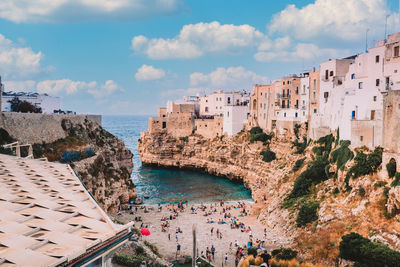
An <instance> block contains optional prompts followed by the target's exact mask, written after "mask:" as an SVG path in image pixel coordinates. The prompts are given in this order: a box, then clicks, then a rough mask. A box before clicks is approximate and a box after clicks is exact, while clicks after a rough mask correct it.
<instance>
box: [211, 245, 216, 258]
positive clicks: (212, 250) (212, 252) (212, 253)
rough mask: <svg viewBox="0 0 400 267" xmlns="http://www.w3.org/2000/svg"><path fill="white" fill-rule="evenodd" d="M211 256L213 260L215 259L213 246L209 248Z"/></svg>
mask: <svg viewBox="0 0 400 267" xmlns="http://www.w3.org/2000/svg"><path fill="white" fill-rule="evenodd" d="M211 255H212V258H213V260H214V259H215V248H214V245H212V246H211Z"/></svg>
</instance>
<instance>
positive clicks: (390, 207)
mask: <svg viewBox="0 0 400 267" xmlns="http://www.w3.org/2000/svg"><path fill="white" fill-rule="evenodd" d="M387 211H388V212H389V213H390V214H398V213H399V212H400V187H399V186H396V187H394V188H391V189H390V191H389V197H388V201H387Z"/></svg>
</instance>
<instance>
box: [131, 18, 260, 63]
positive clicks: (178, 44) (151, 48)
mask: <svg viewBox="0 0 400 267" xmlns="http://www.w3.org/2000/svg"><path fill="white" fill-rule="evenodd" d="M265 38H266V37H265V36H264V34H263V33H261V32H260V31H258V30H256V29H255V28H254V27H252V26H250V25H247V24H244V25H239V26H236V25H232V24H222V25H221V24H220V23H219V22H217V21H214V22H211V23H203V22H200V23H197V24H189V25H185V26H183V28H182V29H181V31H180V33H179V35H178V36H176V37H175V38H172V39H163V38H154V39H148V38H146V37H145V36H142V35H139V36H136V37H134V38H133V39H132V49H133V50H134V51H135V52H136V53H142V54H145V55H146V56H148V57H149V58H151V59H170V58H182V59H191V58H197V57H200V56H203V55H205V54H208V53H215V52H225V53H234V54H235V53H238V52H240V51H242V50H243V49H245V48H249V47H254V46H257V45H258V44H259V43H261V42H263V41H264V39H265Z"/></svg>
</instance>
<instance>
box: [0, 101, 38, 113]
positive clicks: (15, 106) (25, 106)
mask: <svg viewBox="0 0 400 267" xmlns="http://www.w3.org/2000/svg"><path fill="white" fill-rule="evenodd" d="M8 102H9V103H11V111H12V112H22V113H28V112H30V113H42V109H41V108H38V107H36V106H34V105H32V104H31V103H30V102H28V101H25V100H24V101H21V100H20V99H19V98H18V97H14V98H13V99H11V100H10V101H8Z"/></svg>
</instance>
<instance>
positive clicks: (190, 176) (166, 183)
mask: <svg viewBox="0 0 400 267" xmlns="http://www.w3.org/2000/svg"><path fill="white" fill-rule="evenodd" d="M102 124H103V128H104V129H106V130H107V131H109V132H110V133H112V134H114V135H115V136H117V137H119V138H120V139H122V140H123V141H124V143H125V145H126V146H127V147H128V148H129V149H130V150H131V151H132V153H133V164H134V169H133V172H132V176H131V179H132V181H133V183H134V184H135V185H136V191H137V193H138V196H139V197H143V196H149V198H148V199H144V204H148V205H156V204H166V203H176V202H179V201H189V202H193V203H201V202H203V203H209V202H216V201H219V200H221V199H224V200H225V201H242V200H246V201H251V193H250V191H249V190H248V189H246V188H245V187H244V186H243V185H241V184H237V183H233V182H231V181H229V180H228V179H223V178H218V177H215V176H212V175H208V174H205V173H200V172H194V171H186V170H179V169H164V168H155V167H149V166H146V165H143V164H142V162H141V161H140V157H139V155H138V149H137V143H138V140H139V138H140V132H142V131H146V130H147V126H148V116H103V121H102Z"/></svg>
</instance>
